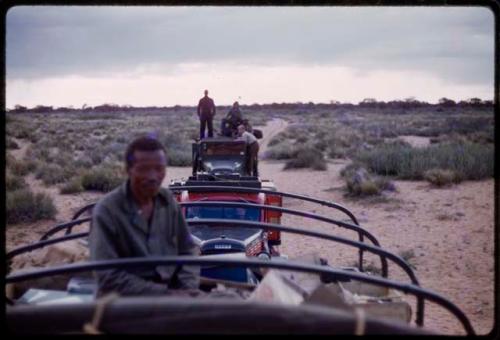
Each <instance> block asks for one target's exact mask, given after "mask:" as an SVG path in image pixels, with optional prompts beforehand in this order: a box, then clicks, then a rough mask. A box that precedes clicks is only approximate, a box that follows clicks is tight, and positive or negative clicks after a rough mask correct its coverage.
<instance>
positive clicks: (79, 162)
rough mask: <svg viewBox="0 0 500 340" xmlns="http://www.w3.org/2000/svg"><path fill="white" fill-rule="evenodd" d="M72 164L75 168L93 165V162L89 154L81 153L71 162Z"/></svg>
mask: <svg viewBox="0 0 500 340" xmlns="http://www.w3.org/2000/svg"><path fill="white" fill-rule="evenodd" d="M73 165H74V166H75V167H77V168H90V167H92V166H93V165H94V162H92V159H91V158H90V157H89V156H87V155H81V156H80V157H78V158H77V159H76V160H75V161H74V162H73Z"/></svg>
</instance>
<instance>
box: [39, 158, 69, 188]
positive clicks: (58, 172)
mask: <svg viewBox="0 0 500 340" xmlns="http://www.w3.org/2000/svg"><path fill="white" fill-rule="evenodd" d="M75 173H76V169H75V168H73V167H60V166H59V165H56V164H46V163H44V164H42V165H40V166H39V167H38V168H37V170H36V172H35V177H36V178H37V179H40V180H42V182H43V183H44V184H45V185H54V184H58V183H62V182H65V181H67V180H68V179H69V178H71V177H72V176H74V175H75Z"/></svg>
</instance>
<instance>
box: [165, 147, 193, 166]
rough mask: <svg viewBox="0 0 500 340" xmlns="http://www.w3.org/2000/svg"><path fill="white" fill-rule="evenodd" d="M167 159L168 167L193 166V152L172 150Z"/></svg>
mask: <svg viewBox="0 0 500 340" xmlns="http://www.w3.org/2000/svg"><path fill="white" fill-rule="evenodd" d="M167 158H168V165H171V166H191V164H192V155H191V150H186V149H184V150H182V149H179V148H171V149H170V150H169V151H168V155H167Z"/></svg>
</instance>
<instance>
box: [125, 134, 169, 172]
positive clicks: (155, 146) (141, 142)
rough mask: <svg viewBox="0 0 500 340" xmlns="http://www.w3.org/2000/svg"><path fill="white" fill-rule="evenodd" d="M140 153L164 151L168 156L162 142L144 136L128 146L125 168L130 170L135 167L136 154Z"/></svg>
mask: <svg viewBox="0 0 500 340" xmlns="http://www.w3.org/2000/svg"><path fill="white" fill-rule="evenodd" d="M136 150H139V151H156V150H162V151H163V152H164V153H165V156H167V150H166V149H165V147H164V146H163V144H162V143H160V141H159V140H158V139H156V138H154V137H150V136H142V137H138V138H136V139H135V140H133V141H132V143H130V144H129V145H128V146H127V151H126V152H125V166H126V168H127V170H128V169H130V168H131V167H132V166H133V165H134V152H135V151H136Z"/></svg>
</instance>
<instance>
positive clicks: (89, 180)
mask: <svg viewBox="0 0 500 340" xmlns="http://www.w3.org/2000/svg"><path fill="white" fill-rule="evenodd" d="M124 180H125V175H124V174H123V170H122V168H121V167H119V166H114V167H113V166H100V167H97V168H95V169H92V170H88V171H86V172H85V173H84V174H83V175H82V181H81V184H82V187H83V188H84V189H85V190H97V191H102V192H108V191H111V190H113V189H114V188H116V187H117V186H118V185H120V184H121V183H122V182H123V181H124Z"/></svg>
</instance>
